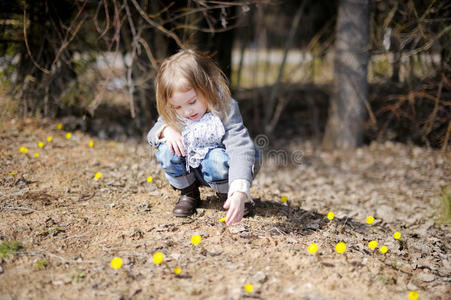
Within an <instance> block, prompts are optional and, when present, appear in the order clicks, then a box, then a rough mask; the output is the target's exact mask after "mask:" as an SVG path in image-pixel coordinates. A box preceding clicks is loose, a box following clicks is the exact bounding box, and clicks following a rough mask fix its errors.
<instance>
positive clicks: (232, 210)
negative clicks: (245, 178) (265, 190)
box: [224, 192, 247, 225]
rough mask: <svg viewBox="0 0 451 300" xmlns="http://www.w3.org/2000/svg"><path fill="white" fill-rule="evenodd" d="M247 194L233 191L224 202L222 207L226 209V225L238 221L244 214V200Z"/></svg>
mask: <svg viewBox="0 0 451 300" xmlns="http://www.w3.org/2000/svg"><path fill="white" fill-rule="evenodd" d="M246 198H247V195H246V194H245V193H243V192H235V193H233V194H232V196H230V197H229V198H228V199H227V201H226V202H225V203H224V208H225V209H228V212H227V216H226V221H225V223H226V224H227V225H232V224H233V223H238V222H239V221H241V219H242V218H243V214H244V202H245V201H246Z"/></svg>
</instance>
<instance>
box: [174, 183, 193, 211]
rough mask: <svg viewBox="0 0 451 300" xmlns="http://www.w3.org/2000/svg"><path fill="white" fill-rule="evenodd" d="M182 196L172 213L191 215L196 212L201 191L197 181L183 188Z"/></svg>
mask: <svg viewBox="0 0 451 300" xmlns="http://www.w3.org/2000/svg"><path fill="white" fill-rule="evenodd" d="M180 191H181V196H180V197H179V198H178V199H177V202H176V203H175V207H174V210H173V211H172V213H173V214H174V216H176V217H189V216H191V215H192V214H194V213H195V212H196V207H197V206H198V205H199V201H200V192H199V186H198V185H197V182H194V183H193V184H192V185H190V186H189V187H186V188H184V189H181V190H180Z"/></svg>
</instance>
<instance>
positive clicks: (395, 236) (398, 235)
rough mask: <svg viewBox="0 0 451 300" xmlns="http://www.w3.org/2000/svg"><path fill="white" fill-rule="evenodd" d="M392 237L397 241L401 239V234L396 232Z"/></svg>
mask: <svg viewBox="0 0 451 300" xmlns="http://www.w3.org/2000/svg"><path fill="white" fill-rule="evenodd" d="M393 237H394V238H395V239H397V240H399V239H400V238H401V233H400V232H397V231H396V232H395V233H394V234H393Z"/></svg>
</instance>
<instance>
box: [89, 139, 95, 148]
mask: <svg viewBox="0 0 451 300" xmlns="http://www.w3.org/2000/svg"><path fill="white" fill-rule="evenodd" d="M92 147H94V141H92V140H91V141H89V148H92Z"/></svg>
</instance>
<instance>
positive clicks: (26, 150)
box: [19, 147, 28, 154]
mask: <svg viewBox="0 0 451 300" xmlns="http://www.w3.org/2000/svg"><path fill="white" fill-rule="evenodd" d="M19 151H20V152H22V153H24V154H27V153H28V148H27V147H20V148H19Z"/></svg>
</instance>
